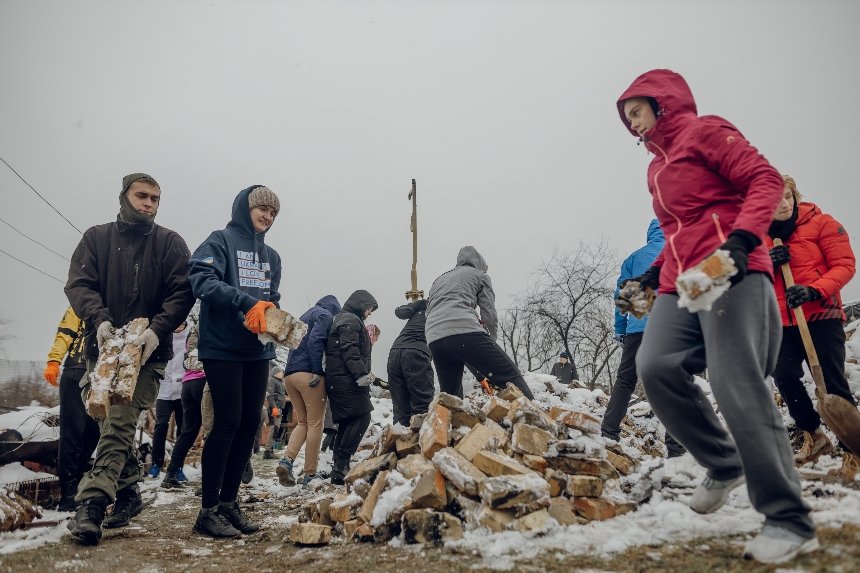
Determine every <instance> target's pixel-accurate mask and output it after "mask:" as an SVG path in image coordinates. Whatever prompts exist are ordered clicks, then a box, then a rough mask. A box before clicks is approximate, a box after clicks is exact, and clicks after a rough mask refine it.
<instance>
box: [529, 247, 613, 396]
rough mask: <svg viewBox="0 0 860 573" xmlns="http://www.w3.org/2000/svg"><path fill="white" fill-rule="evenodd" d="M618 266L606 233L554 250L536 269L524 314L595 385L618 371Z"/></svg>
mask: <svg viewBox="0 0 860 573" xmlns="http://www.w3.org/2000/svg"><path fill="white" fill-rule="evenodd" d="M617 269H618V264H617V261H616V257H615V254H614V253H613V252H612V250H611V249H610V248H609V246H608V243H607V241H606V240H605V239H603V240H601V241H600V242H599V243H596V244H588V243H583V242H580V244H579V246H578V247H577V249H576V250H574V251H571V252H562V251H558V250H556V251H554V252H553V254H552V256H551V257H550V258H549V260H547V261H545V262H544V263H543V264H542V265H541V266H540V268H539V269H538V270H537V271H536V272H535V273H534V275H533V277H532V283H531V285H530V286H529V288H528V290H527V292H526V294H525V296H524V297H523V299H522V309H523V313H522V315H521V316H520V317H519V320H523V319H525V320H527V322H528V323H529V324H530V325H531V328H532V329H534V330H535V331H537V332H539V333H540V334H538V335H535V336H536V337H538V338H540V339H542V340H544V341H547V342H548V343H550V345H551V346H552V345H556V347H560V348H564V349H565V350H567V351H568V352H569V353H570V355H571V356H572V357H573V360H574V362H575V364H577V369H578V370H579V376H580V379H581V381H583V382H585V383H586V384H587V385H588V387H589V388H594V387H595V386H596V385H598V384H600V385H601V386H604V387H606V388H610V387H611V385H612V378H613V376H614V374H615V369H614V367H613V366H614V363H613V357H614V356H615V355H616V351H617V346H616V345H615V344H614V343H613V342H612V332H613V327H612V320H613V314H612V294H613V290H614V288H615V283H614V279H615V275H616V273H617ZM520 329H521V330H522V329H524V327H522V326H520ZM616 361H617V359H616Z"/></svg>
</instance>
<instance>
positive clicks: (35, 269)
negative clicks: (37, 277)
mask: <svg viewBox="0 0 860 573" xmlns="http://www.w3.org/2000/svg"><path fill="white" fill-rule="evenodd" d="M0 253H3V254H4V255H6V256H7V257H10V258H12V259H15V260H16V261H18V262H19V263H21V264H22V265H24V266H27V267H30V268H31V269H33V270H34V271H36V272H39V273H42V274H43V275H45V276H46V277H48V278H50V279H54V280H55V281H57V282H58V283H60V284H61V285H64V284H66V281H62V280H60V279H58V278H57V277H55V276H54V275H49V274H48V273H46V272H45V271H43V270H41V269H37V268H36V267H34V266H33V265H31V264H30V263H28V262H26V261H22V260H21V259H19V258H18V257H16V256H15V255H13V254H11V253H7V252H6V251H4V250H3V249H0Z"/></svg>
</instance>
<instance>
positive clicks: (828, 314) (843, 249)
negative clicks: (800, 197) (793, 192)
mask: <svg viewBox="0 0 860 573" xmlns="http://www.w3.org/2000/svg"><path fill="white" fill-rule="evenodd" d="M765 240H766V244H767V247H768V249H770V248H771V247H773V240H772V239H771V238H770V237H766V238H765ZM785 245H786V246H787V247H788V249H789V252H790V253H791V262H790V263H789V267H791V272H792V274H793V275H794V282H795V284H799V285H806V286H811V287H812V288H814V289H815V290H817V291H818V292H820V293H821V298H820V299H818V300H815V301H812V302H808V303H806V304H804V305H803V307H802V308H803V313H804V314H805V315H806V320H807V321H812V320H824V319H826V318H839V319H842V320H845V313H844V312H843V311H842V297H841V296H840V294H839V291H840V289H842V287H843V286H845V285H846V284H848V281H850V280H851V277H853V276H854V251H853V250H851V244H850V243H849V241H848V232H847V231H846V230H845V228H844V227H843V226H842V225H840V224H839V223H838V222H837V221H836V219H834V218H833V217H831V216H830V215H827V214H825V213H822V212H821V209H819V208H818V206H816V205H815V204H813V203H806V202H802V203H800V204H798V206H797V224H796V226H795V229H794V233H792V234H791V236H790V237H789V238H788V240H787V241H785ZM774 288H776V298H777V300H778V301H779V308H780V312H781V314H782V324H783V325H785V326H793V325H795V324H796V322H795V320H794V314H793V313H792V312H791V309H790V308H789V307H788V304H787V303H786V301H785V281H784V280H783V278H782V273H780V272H779V271H777V272H776V273H774Z"/></svg>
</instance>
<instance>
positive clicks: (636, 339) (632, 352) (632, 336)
mask: <svg viewBox="0 0 860 573" xmlns="http://www.w3.org/2000/svg"><path fill="white" fill-rule="evenodd" d="M664 244H665V239H664V238H663V230H662V229H660V223H659V222H658V221H657V219H652V220H651V224H650V225H648V240H647V243H646V245H645V246H644V247H641V248H639V249H636V250H635V251H633V252H632V253H631V254H630V256H628V257H627V258H626V259H624V262H623V263H621V274H620V275H619V276H618V282H617V286H616V287H615V296H614V298H618V294H619V293H620V292H621V285H622V284H624V281H627V280H630V279H633V278H636V277H638V276H640V275H641V274H642V273H644V272H645V271H647V270H648V269H649V268H651V265H652V264H654V259H656V258H657V255H659V254H660V251H662V250H663V245H664ZM647 323H648V317H647V316H645V317H642V318H636V317H635V316H632V315H628V314H627V313H622V312H621V311H619V310H618V308H616V309H615V340H617V341H618V343H619V344H621V345H622V350H621V363H620V364H619V365H618V374H617V375H616V377H615V385H614V386H613V387H612V394H611V395H610V397H609V405H608V406H606V413H605V414H604V415H603V422H602V423H601V426H600V429H601V433H602V434H603V437H605V438H609V439H610V440H615V441H618V439H619V438H620V437H621V420H622V419H624V416H625V415H626V414H627V405H628V403H629V402H630V396H631V395H632V394H633V390H634V389H635V388H636V381H637V377H636V353H637V352H638V351H639V345H640V344H641V343H642V334H643V333H644V332H645V325H646V324H647ZM666 449H667V450H668V452H669V457H670V458H672V457H676V456H680V455H683V454H684V446H682V445H681V444H679V443H678V442H676V441H675V440H674V439H673V438H672V436H670V435H669V434H666Z"/></svg>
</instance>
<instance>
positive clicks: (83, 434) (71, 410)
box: [57, 367, 99, 497]
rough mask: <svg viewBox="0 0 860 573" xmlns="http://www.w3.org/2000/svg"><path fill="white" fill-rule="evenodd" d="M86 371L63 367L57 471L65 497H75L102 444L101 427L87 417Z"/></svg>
mask: <svg viewBox="0 0 860 573" xmlns="http://www.w3.org/2000/svg"><path fill="white" fill-rule="evenodd" d="M84 372H86V368H83V367H81V368H64V369H63V375H62V376H60V445H59V453H58V456H57V465H58V467H57V472H58V473H59V477H60V492H61V493H62V496H63V497H74V496H75V494H76V493H77V491H78V482H79V481H81V476H82V475H83V474H84V471H86V470H87V465H88V464H89V461H90V458H91V457H92V455H93V452H94V451H95V449H96V444H98V443H99V425H98V422H96V421H95V420H93V419H92V418H90V417H89V415H88V414H87V410H86V408H85V407H84V401H83V399H82V398H81V388H80V385H79V384H80V382H81V378H82V377H83V375H84Z"/></svg>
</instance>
